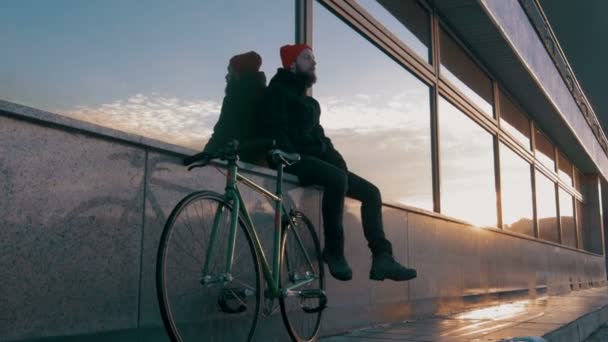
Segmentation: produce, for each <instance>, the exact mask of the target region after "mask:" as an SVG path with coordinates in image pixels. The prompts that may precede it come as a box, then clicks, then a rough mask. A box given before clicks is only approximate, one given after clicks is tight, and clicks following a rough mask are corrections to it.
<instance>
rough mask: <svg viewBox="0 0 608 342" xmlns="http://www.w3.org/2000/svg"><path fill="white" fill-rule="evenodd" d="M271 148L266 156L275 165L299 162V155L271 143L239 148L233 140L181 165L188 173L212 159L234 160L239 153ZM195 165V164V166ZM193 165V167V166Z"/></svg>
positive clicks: (258, 143)
mask: <svg viewBox="0 0 608 342" xmlns="http://www.w3.org/2000/svg"><path fill="white" fill-rule="evenodd" d="M269 146H272V148H271V149H270V150H269V151H268V155H269V156H270V157H271V158H272V160H273V161H274V162H275V163H277V164H279V163H280V164H284V165H291V164H293V163H295V162H297V161H299V160H300V155H299V154H297V153H286V152H284V151H281V150H279V149H277V148H274V146H275V142H274V141H272V143H270V141H269V140H266V139H263V140H252V141H248V142H247V143H246V144H245V145H241V146H239V143H238V141H237V140H233V141H231V142H230V143H228V144H227V145H226V147H224V148H221V149H219V150H216V151H203V152H199V153H197V154H194V155H192V156H189V157H186V158H184V159H183V161H182V162H183V165H184V166H189V167H188V171H190V170H192V169H193V168H196V167H204V166H207V165H208V164H209V163H210V162H211V161H212V160H213V159H222V160H236V159H237V156H238V153H239V152H241V151H246V150H250V149H255V148H262V147H263V148H268V147H269ZM195 163H196V164H195ZM193 164H194V165H193Z"/></svg>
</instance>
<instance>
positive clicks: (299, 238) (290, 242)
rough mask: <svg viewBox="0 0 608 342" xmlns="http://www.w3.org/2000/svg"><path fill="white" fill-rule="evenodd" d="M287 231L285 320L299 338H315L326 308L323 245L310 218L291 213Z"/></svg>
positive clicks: (283, 284)
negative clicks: (321, 245)
mask: <svg viewBox="0 0 608 342" xmlns="http://www.w3.org/2000/svg"><path fill="white" fill-rule="evenodd" d="M290 219H291V220H290V221H291V223H290V224H289V227H286V230H285V232H284V234H283V241H282V247H281V249H282V257H283V259H282V266H281V288H282V290H283V291H284V292H286V293H284V295H283V296H281V297H280V300H279V301H280V304H281V313H282V316H283V322H284V323H285V327H286V328H287V331H288V332H289V335H290V336H291V338H292V339H293V340H295V341H314V340H315V339H316V337H317V334H318V332H319V328H320V324H321V314H322V311H323V309H324V308H325V303H326V297H325V279H324V269H323V261H322V260H321V247H320V245H319V239H318V238H317V234H316V233H315V228H314V226H313V225H312V223H311V222H310V220H309V219H308V218H307V217H306V216H304V214H302V213H300V212H295V213H292V214H291V215H290Z"/></svg>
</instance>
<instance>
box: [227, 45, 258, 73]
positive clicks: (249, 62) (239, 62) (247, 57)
mask: <svg viewBox="0 0 608 342" xmlns="http://www.w3.org/2000/svg"><path fill="white" fill-rule="evenodd" d="M261 65H262V57H260V55H258V54H257V53H256V52H255V51H249V52H247V53H243V54H240V55H236V56H234V57H232V58H230V64H229V66H230V67H231V68H232V71H233V72H235V73H237V74H238V73H241V72H258V71H260V66H261Z"/></svg>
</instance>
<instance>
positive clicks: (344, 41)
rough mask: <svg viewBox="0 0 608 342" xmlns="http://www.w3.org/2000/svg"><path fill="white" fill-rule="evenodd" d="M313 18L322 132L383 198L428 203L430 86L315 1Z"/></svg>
mask: <svg viewBox="0 0 608 342" xmlns="http://www.w3.org/2000/svg"><path fill="white" fill-rule="evenodd" d="M314 17H315V27H314V31H313V34H314V42H315V55H316V60H317V74H318V76H319V81H318V82H317V83H316V84H315V86H314V89H313V91H314V96H315V98H317V99H318V100H319V102H320V104H321V108H322V114H321V123H322V125H323V128H324V129H325V133H326V134H327V136H328V137H330V138H331V139H332V142H333V144H334V145H335V146H336V148H337V149H338V150H339V151H340V153H341V154H342V155H343V157H344V159H345V160H346V162H347V164H348V168H349V170H351V171H353V172H355V173H357V174H358V175H360V176H362V177H364V178H366V179H368V180H369V181H371V182H372V183H374V184H376V185H377V186H378V188H380V190H381V191H382V197H383V200H384V201H386V202H396V203H402V204H407V205H411V206H415V207H418V208H423V209H427V210H433V185H432V167H431V131H430V129H431V128H430V127H431V121H430V120H431V119H430V118H431V114H430V88H429V87H428V86H426V85H425V84H424V83H422V82H421V81H420V80H418V79H417V78H415V77H414V76H412V74H410V73H409V72H408V71H407V70H405V69H404V68H403V67H401V66H400V65H398V64H396V63H395V62H394V61H393V60H392V59H390V58H389V57H387V56H386V55H385V54H384V53H383V52H382V51H380V50H379V49H377V48H376V47H375V46H373V45H372V44H370V43H369V42H368V41H367V40H366V39H364V38H363V37H361V36H360V35H359V34H357V33H356V32H355V31H353V30H352V29H351V28H350V27H348V26H347V25H345V24H344V23H343V22H342V21H340V20H338V19H337V18H336V17H335V16H334V15H333V14H331V13H330V12H329V11H327V10H326V9H325V8H324V7H322V6H321V5H319V4H317V3H315V4H314ZM326 32H332V34H331V35H327V34H326ZM344 51H356V54H355V55H353V56H352V57H351V58H336V56H337V55H341V54H343V53H344ZM362 63H364V64H365V68H361V65H362Z"/></svg>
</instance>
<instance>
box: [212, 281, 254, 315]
mask: <svg viewBox="0 0 608 342" xmlns="http://www.w3.org/2000/svg"><path fill="white" fill-rule="evenodd" d="M249 292H251V290H248V289H244V288H237V287H234V288H223V289H222V290H221V291H220V294H219V296H218V298H217V304H218V305H219V307H220V310H221V311H222V312H225V313H229V314H237V313H241V312H244V311H246V310H247V296H249V295H250V293H249Z"/></svg>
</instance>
